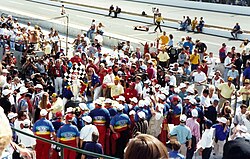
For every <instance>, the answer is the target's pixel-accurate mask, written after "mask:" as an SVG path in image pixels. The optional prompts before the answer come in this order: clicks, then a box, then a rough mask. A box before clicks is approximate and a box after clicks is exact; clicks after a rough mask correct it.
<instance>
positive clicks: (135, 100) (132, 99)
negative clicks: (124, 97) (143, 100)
mask: <svg viewBox="0 0 250 159" xmlns="http://www.w3.org/2000/svg"><path fill="white" fill-rule="evenodd" d="M129 99H130V101H131V102H134V103H138V99H137V98H136V97H133V98H129Z"/></svg>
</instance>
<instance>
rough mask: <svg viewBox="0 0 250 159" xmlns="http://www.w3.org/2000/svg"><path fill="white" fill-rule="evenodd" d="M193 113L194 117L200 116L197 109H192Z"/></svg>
mask: <svg viewBox="0 0 250 159" xmlns="http://www.w3.org/2000/svg"><path fill="white" fill-rule="evenodd" d="M191 114H192V117H194V118H196V117H198V111H197V109H193V110H192V111H191Z"/></svg>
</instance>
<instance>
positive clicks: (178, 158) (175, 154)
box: [168, 151, 185, 159]
mask: <svg viewBox="0 0 250 159" xmlns="http://www.w3.org/2000/svg"><path fill="white" fill-rule="evenodd" d="M168 155H169V158H174V159H175V158H176V159H185V157H184V156H183V155H182V154H180V153H178V151H170V152H169V154H168Z"/></svg>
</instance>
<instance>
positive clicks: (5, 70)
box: [2, 69, 10, 73]
mask: <svg viewBox="0 0 250 159" xmlns="http://www.w3.org/2000/svg"><path fill="white" fill-rule="evenodd" d="M2 73H10V72H9V71H8V70H7V69H3V70H2Z"/></svg>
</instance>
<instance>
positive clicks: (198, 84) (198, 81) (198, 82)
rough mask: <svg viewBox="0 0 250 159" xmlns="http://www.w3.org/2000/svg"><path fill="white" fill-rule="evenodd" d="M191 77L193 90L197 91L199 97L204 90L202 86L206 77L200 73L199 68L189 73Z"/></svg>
mask: <svg viewBox="0 0 250 159" xmlns="http://www.w3.org/2000/svg"><path fill="white" fill-rule="evenodd" d="M191 76H193V77H194V82H195V85H194V87H195V89H197V91H198V94H199V95H201V93H202V90H203V88H204V84H206V81H207V76H206V74H205V73H204V72H202V71H201V66H198V67H197V70H194V71H193V72H192V73H191Z"/></svg>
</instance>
